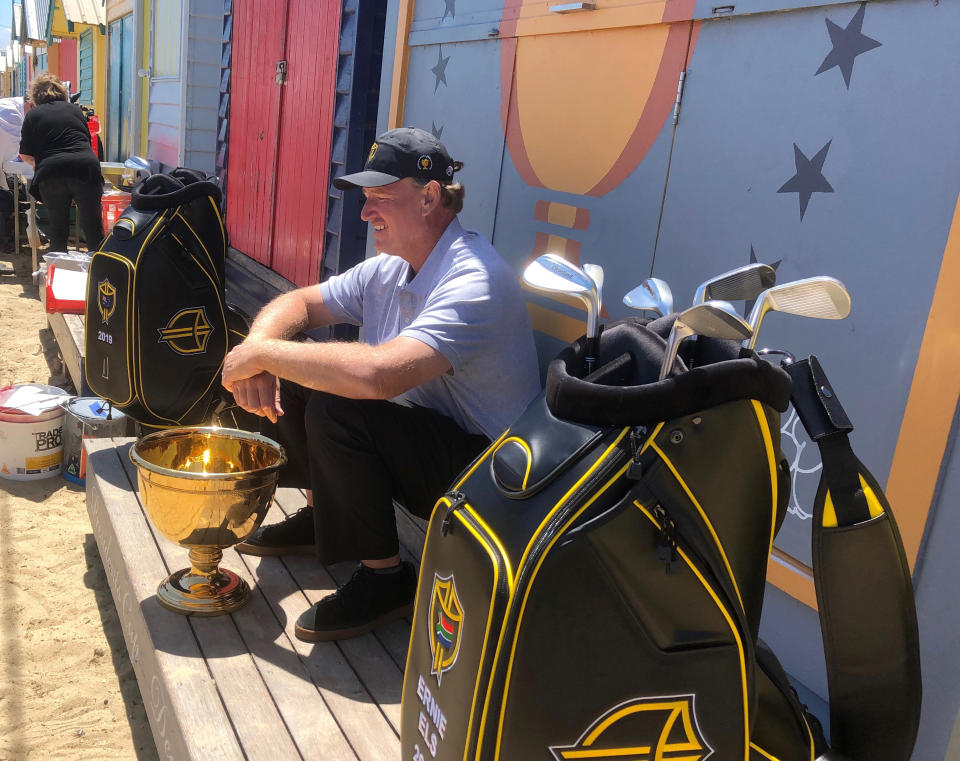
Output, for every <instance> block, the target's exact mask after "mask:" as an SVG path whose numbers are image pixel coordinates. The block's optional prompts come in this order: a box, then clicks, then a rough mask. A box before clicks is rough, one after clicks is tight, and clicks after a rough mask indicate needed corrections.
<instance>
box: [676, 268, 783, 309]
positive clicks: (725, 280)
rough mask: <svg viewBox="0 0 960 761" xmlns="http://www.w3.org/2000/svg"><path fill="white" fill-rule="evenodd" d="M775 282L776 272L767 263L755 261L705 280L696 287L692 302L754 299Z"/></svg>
mask: <svg viewBox="0 0 960 761" xmlns="http://www.w3.org/2000/svg"><path fill="white" fill-rule="evenodd" d="M776 282H777V272H776V270H774V269H773V267H771V266H770V265H769V264H762V263H759V262H758V263H755V264H748V265H746V266H745V267H737V268H736V269H733V270H730V271H729V272H724V273H721V274H719V275H716V276H715V277H712V278H710V279H709V280H706V281H704V282H702V283H700V285H699V286H698V287H697V292H696V294H694V297H693V303H694V304H702V303H703V302H704V301H710V300H712V299H723V300H725V301H739V300H741V299H742V300H748V299H755V298H756V297H757V296H759V295H760V294H761V293H762V292H763V291H764V290H766V289H767V288H772V287H773V286H774V285H775V284H776Z"/></svg>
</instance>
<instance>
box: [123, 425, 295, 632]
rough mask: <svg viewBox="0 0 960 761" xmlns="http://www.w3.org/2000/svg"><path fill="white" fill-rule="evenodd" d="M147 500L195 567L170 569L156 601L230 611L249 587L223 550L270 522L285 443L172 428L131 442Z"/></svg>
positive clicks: (200, 610)
mask: <svg viewBox="0 0 960 761" xmlns="http://www.w3.org/2000/svg"><path fill="white" fill-rule="evenodd" d="M130 459H131V460H133V462H134V464H135V465H136V466H137V480H138V481H139V485H140V499H141V501H142V502H143V506H144V507H145V508H146V510H147V515H148V516H149V517H150V520H151V521H152V522H153V525H154V527H155V528H156V529H157V531H159V532H160V533H161V534H163V535H164V536H165V537H166V538H167V539H169V540H170V541H171V542H175V543H176V544H179V545H180V546H181V547H186V548H188V549H189V550H190V564H191V567H190V568H184V569H182V570H180V571H176V572H175V573H172V574H170V576H168V577H167V578H166V579H164V581H162V582H161V583H160V585H159V586H158V587H157V599H158V600H159V601H160V604H161V605H163V607H165V608H168V609H169V610H172V611H175V612H176V613H183V614H185V615H190V614H192V615H197V616H215V615H219V614H221V613H230V612H232V611H234V610H236V609H237V608H239V607H240V606H241V605H243V604H244V603H245V602H246V601H247V599H248V598H249V596H250V587H249V586H248V585H247V583H246V582H245V581H244V580H243V579H241V578H240V577H239V576H237V575H236V574H235V573H233V572H232V571H228V570H225V569H222V568H219V563H220V560H221V558H222V557H223V550H224V549H225V548H227V547H232V546H233V545H234V544H236V543H237V542H242V541H243V540H244V539H246V538H247V537H248V536H249V535H250V534H251V533H253V531H255V530H256V529H257V527H258V526H259V525H260V523H261V522H262V521H263V517H264V516H265V515H266V513H267V508H268V507H269V506H270V500H271V499H272V498H273V493H274V491H275V490H276V488H277V478H278V470H279V468H280V467H281V466H282V465H283V464H284V463H285V462H286V461H287V457H286V455H285V454H284V452H283V448H282V447H281V446H280V445H279V444H277V443H276V442H275V441H272V440H270V439H268V438H267V437H265V436H260V435H259V434H256V433H250V432H248V431H241V430H236V429H233V428H216V427H196V428H172V429H169V430H164V431H158V432H157V433H151V434H149V435H147V436H144V437H143V438H141V439H139V440H138V441H137V442H136V443H135V444H134V445H133V446H132V447H131V448H130Z"/></svg>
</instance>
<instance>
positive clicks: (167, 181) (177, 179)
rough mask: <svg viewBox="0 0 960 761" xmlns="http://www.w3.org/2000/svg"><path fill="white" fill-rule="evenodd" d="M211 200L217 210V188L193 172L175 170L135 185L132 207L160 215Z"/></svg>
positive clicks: (182, 168) (218, 191) (201, 175)
mask: <svg viewBox="0 0 960 761" xmlns="http://www.w3.org/2000/svg"><path fill="white" fill-rule="evenodd" d="M204 197H210V198H211V199H212V200H213V202H214V203H215V204H216V205H217V206H219V205H220V201H221V193H220V188H219V187H218V186H217V184H216V183H214V182H210V181H209V180H207V178H206V176H205V175H204V174H202V173H200V172H197V171H195V170H193V169H186V168H184V167H178V168H177V169H174V170H173V171H172V172H170V173H169V174H153V175H150V176H149V177H147V178H146V179H144V180H143V181H142V182H141V183H140V184H139V185H137V186H136V187H135V188H134V189H133V191H132V193H131V198H130V200H131V203H132V204H133V206H134V207H135V208H137V209H142V210H145V211H162V210H165V209H171V208H174V207H176V206H179V205H180V204H184V203H187V202H188V201H193V200H195V199H197V198H204Z"/></svg>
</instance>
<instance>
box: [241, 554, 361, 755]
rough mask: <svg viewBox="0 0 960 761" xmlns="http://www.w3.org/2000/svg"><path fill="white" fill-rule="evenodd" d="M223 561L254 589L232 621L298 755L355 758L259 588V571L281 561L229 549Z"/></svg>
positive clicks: (308, 672) (304, 665)
mask: <svg viewBox="0 0 960 761" xmlns="http://www.w3.org/2000/svg"><path fill="white" fill-rule="evenodd" d="M224 557H225V559H226V560H227V567H228V568H230V569H231V570H233V571H235V572H236V573H238V574H239V575H240V576H241V577H243V578H244V579H245V580H246V582H247V583H248V584H250V586H251V588H252V589H254V590H255V591H254V594H253V595H252V596H251V600H250V602H249V603H248V604H247V605H245V606H244V607H243V608H241V609H240V610H239V611H237V612H236V613H234V614H233V618H234V620H235V621H236V623H237V628H238V629H239V630H240V634H241V636H242V637H243V640H244V643H245V644H246V646H247V647H248V648H249V649H250V652H251V653H252V655H253V657H254V659H255V660H256V662H257V667H258V668H259V669H260V671H261V673H262V674H263V678H264V681H265V682H266V683H267V684H268V686H269V688H270V694H271V695H272V697H273V700H274V701H275V702H276V704H277V706H278V708H279V709H280V713H281V714H282V715H283V717H284V721H285V722H286V724H287V726H288V727H289V730H290V734H291V736H292V737H293V739H294V742H295V743H296V745H297V748H298V749H299V751H300V754H301V755H302V756H303V758H304V760H305V761H332V760H333V759H338V760H339V759H351V760H353V759H356V758H357V755H356V753H354V751H353V749H352V748H351V747H350V744H349V742H347V739H346V738H345V737H344V735H343V732H342V731H341V730H340V726H339V725H338V723H337V720H336V718H335V717H334V715H333V714H332V712H331V711H330V708H329V707H328V706H327V704H326V702H325V701H324V699H323V695H322V694H321V691H320V690H319V689H318V686H317V685H316V684H314V682H313V680H312V679H311V677H310V671H309V670H308V668H307V666H306V664H305V663H304V662H303V661H302V660H301V658H300V656H299V655H298V654H297V652H296V650H295V649H294V646H293V644H292V643H291V642H290V639H289V637H288V635H287V633H286V631H285V630H284V626H283V625H282V624H281V623H280V622H279V621H277V618H276V616H275V615H274V613H273V611H272V610H271V608H270V604H269V602H268V601H267V600H266V598H265V596H264V593H263V590H262V589H260V586H259V584H258V579H259V576H260V569H261V567H262V566H263V565H270V564H273V565H280V563H279V561H278V560H277V559H276V558H255V557H252V556H249V555H248V556H241V555H239V554H238V553H236V552H235V551H232V550H231V551H229V552H225V553H224ZM234 557H235V558H236V560H234Z"/></svg>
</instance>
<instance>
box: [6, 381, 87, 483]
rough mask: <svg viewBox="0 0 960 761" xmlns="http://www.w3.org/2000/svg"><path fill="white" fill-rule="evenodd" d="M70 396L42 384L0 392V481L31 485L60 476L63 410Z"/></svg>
mask: <svg viewBox="0 0 960 761" xmlns="http://www.w3.org/2000/svg"><path fill="white" fill-rule="evenodd" d="M69 398H70V395H69V394H68V393H67V392H66V391H64V390H63V389H62V388H57V387H56V386H46V385H44V384H42V383H21V384H17V385H13V386H6V387H5V388H2V389H0V478H6V479H8V480H10V481H33V480H36V479H39V478H48V477H49V476H54V475H56V474H57V473H59V472H60V466H61V463H62V462H63V414H64V413H63V408H62V407H61V406H60V405H61V403H62V402H63V401H64V400H66V399H69Z"/></svg>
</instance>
